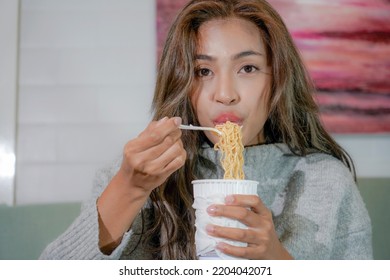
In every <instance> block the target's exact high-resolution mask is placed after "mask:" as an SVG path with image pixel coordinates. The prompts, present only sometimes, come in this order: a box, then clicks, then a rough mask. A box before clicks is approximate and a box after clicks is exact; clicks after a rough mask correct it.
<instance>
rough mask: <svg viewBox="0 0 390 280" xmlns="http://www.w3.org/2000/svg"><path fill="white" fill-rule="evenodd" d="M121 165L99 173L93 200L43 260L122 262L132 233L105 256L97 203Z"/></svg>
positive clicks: (43, 254)
mask: <svg viewBox="0 0 390 280" xmlns="http://www.w3.org/2000/svg"><path fill="white" fill-rule="evenodd" d="M119 164H120V162H116V163H115V164H114V165H113V166H112V167H110V168H108V169H103V170H100V171H99V172H98V173H97V175H96V177H95V181H94V187H93V190H92V196H91V198H90V199H89V200H88V201H86V202H85V203H83V205H82V208H81V212H80V215H79V216H78V217H77V218H76V219H75V221H74V222H73V223H72V224H71V225H70V226H69V227H68V229H67V230H66V231H65V232H64V233H63V234H61V235H60V236H59V237H58V238H57V239H56V240H54V241H53V242H51V243H50V244H49V245H48V246H47V247H46V249H45V250H44V251H43V252H42V254H41V256H40V259H76V260H81V259H86V260H92V259H119V257H120V255H121V253H122V251H123V249H124V248H125V246H126V244H127V242H128V241H129V239H130V237H131V235H132V230H129V231H128V232H127V233H125V234H124V236H123V238H122V241H121V243H120V245H119V246H118V247H117V248H116V249H115V250H114V251H113V252H112V253H111V255H105V254H103V253H102V252H101V251H100V248H99V222H98V212H97V207H96V200H97V198H98V197H99V196H100V194H101V193H102V192H103V190H104V189H105V187H106V186H107V185H108V183H109V181H110V180H111V178H112V177H113V176H114V174H115V173H116V172H117V170H118V168H119Z"/></svg>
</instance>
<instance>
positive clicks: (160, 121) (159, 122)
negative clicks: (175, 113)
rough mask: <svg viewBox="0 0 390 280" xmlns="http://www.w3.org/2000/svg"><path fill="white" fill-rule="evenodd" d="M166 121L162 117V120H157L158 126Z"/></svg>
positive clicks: (165, 118)
mask: <svg viewBox="0 0 390 280" xmlns="http://www.w3.org/2000/svg"><path fill="white" fill-rule="evenodd" d="M167 119H168V117H163V118H162V119H160V120H158V121H157V123H158V124H161V123H163V122H164V121H166V120H167Z"/></svg>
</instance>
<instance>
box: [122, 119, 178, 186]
mask: <svg viewBox="0 0 390 280" xmlns="http://www.w3.org/2000/svg"><path fill="white" fill-rule="evenodd" d="M180 124H181V118H179V117H174V118H167V117H165V118H163V119H161V120H159V121H153V122H151V123H150V124H149V125H148V127H147V128H146V129H145V130H144V131H143V132H142V133H141V134H140V135H139V136H138V137H137V138H135V139H133V140H131V141H129V142H128V143H127V144H126V146H125V148H124V152H123V161H122V165H121V168H120V171H119V172H121V173H122V175H123V176H124V177H126V178H127V180H128V182H129V186H131V187H133V188H134V187H135V188H139V189H142V190H143V191H145V192H146V193H150V192H151V191H152V190H153V189H154V188H156V187H158V186H159V185H161V184H162V183H164V181H165V180H166V179H167V178H168V177H169V176H170V175H171V174H172V173H173V172H174V171H176V170H177V169H179V168H180V167H182V166H183V165H184V162H185V159H186V151H185V150H184V148H183V143H182V141H181V130H180V129H179V125H180Z"/></svg>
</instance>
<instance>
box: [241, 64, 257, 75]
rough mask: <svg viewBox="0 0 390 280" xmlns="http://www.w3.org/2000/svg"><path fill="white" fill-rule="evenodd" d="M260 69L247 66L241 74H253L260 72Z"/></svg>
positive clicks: (242, 69)
mask: <svg viewBox="0 0 390 280" xmlns="http://www.w3.org/2000/svg"><path fill="white" fill-rule="evenodd" d="M258 70H259V68H258V67H256V66H254V65H245V66H244V67H242V68H241V69H240V72H244V73H248V74H249V73H253V72H256V71H258Z"/></svg>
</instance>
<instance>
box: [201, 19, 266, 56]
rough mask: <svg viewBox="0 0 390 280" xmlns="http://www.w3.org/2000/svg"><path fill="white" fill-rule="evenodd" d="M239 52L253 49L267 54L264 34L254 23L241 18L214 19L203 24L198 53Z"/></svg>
mask: <svg viewBox="0 0 390 280" xmlns="http://www.w3.org/2000/svg"><path fill="white" fill-rule="evenodd" d="M228 49H229V50H230V51H231V52H234V51H236V52H239V51H242V50H243V49H253V50H257V51H261V52H265V46H264V41H263V38H262V33H261V32H260V30H259V28H258V27H257V26H256V25H255V24H254V23H253V22H250V21H248V20H245V19H241V18H227V19H214V20H210V21H207V22H205V23H203V24H202V25H201V26H200V28H199V31H198V42H197V52H198V53H199V52H205V51H218V50H219V52H223V51H227V50H228Z"/></svg>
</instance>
